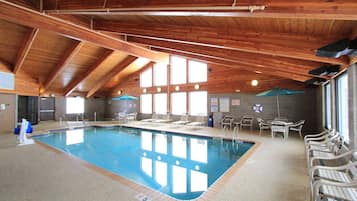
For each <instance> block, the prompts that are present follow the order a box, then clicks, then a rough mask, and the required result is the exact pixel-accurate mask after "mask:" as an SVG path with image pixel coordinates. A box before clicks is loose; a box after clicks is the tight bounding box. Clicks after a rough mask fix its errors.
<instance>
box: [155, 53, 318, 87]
mask: <svg viewBox="0 0 357 201" xmlns="http://www.w3.org/2000/svg"><path fill="white" fill-rule="evenodd" d="M152 49H154V50H156V51H162V52H166V53H168V54H172V55H179V56H183V57H186V58H189V59H194V60H198V61H203V62H208V63H212V64H218V65H222V66H226V67H230V68H237V69H241V70H245V71H250V72H255V71H260V72H261V73H264V74H267V75H273V76H276V77H281V78H286V79H291V80H295V81H299V82H304V81H306V80H308V79H310V78H312V77H311V76H306V75H298V74H294V73H290V72H284V71H280V70H277V69H271V68H261V67H257V66H252V65H242V64H241V63H237V62H232V61H225V60H220V59H218V58H213V57H209V56H207V55H199V54H195V53H192V52H185V51H180V50H175V49H170V48H162V47H152Z"/></svg>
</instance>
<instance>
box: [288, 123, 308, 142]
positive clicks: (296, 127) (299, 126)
mask: <svg viewBox="0 0 357 201" xmlns="http://www.w3.org/2000/svg"><path fill="white" fill-rule="evenodd" d="M304 124H305V120H300V121H297V122H295V123H294V124H293V125H291V126H289V130H291V131H296V132H298V133H299V135H300V138H302V134H301V130H302V127H303V126H304Z"/></svg>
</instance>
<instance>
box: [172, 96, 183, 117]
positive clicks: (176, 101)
mask: <svg viewBox="0 0 357 201" xmlns="http://www.w3.org/2000/svg"><path fill="white" fill-rule="evenodd" d="M186 104H187V94H186V92H178V93H171V113H172V114H176V115H184V114H186V113H187V110H186Z"/></svg>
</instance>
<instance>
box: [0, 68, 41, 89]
mask: <svg viewBox="0 0 357 201" xmlns="http://www.w3.org/2000/svg"><path fill="white" fill-rule="evenodd" d="M0 71H2V72H7V73H12V69H7V68H4V67H3V66H1V65H0ZM39 87H40V85H39V83H38V81H37V80H36V79H33V78H32V77H30V76H29V75H27V73H24V72H21V71H20V72H19V73H17V74H16V75H15V90H4V89H0V93H10V94H19V95H25V96H38V95H39Z"/></svg>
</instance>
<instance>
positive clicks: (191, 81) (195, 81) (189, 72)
mask: <svg viewBox="0 0 357 201" xmlns="http://www.w3.org/2000/svg"><path fill="white" fill-rule="evenodd" d="M192 62H195V63H201V64H204V65H206V72H205V73H206V78H205V80H193V75H194V74H193V73H191V69H192V68H193V67H192ZM187 75H188V83H202V82H207V81H208V64H207V63H204V62H200V61H195V60H187Z"/></svg>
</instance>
